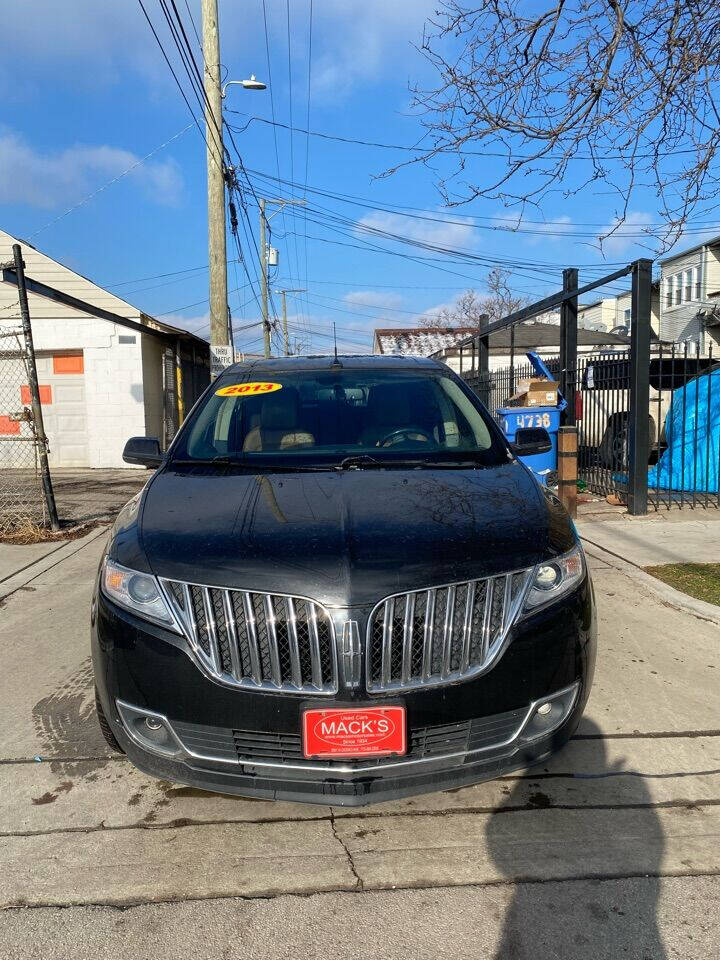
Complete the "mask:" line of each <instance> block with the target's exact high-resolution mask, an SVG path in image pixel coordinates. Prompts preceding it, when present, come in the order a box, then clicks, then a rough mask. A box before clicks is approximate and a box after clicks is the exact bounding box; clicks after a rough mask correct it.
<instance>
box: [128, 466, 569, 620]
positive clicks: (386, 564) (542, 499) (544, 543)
mask: <svg viewBox="0 0 720 960" xmlns="http://www.w3.org/2000/svg"><path fill="white" fill-rule="evenodd" d="M139 533H140V540H141V544H142V548H143V550H144V553H145V556H146V557H147V560H148V563H149V565H150V569H151V570H152V571H153V572H154V573H156V574H157V575H158V576H162V577H168V578H171V579H178V580H186V581H190V582H195V583H205V584H210V585H216V586H226V587H238V588H242V589H247V590H253V591H263V592H275V593H286V594H292V595H296V596H304V597H309V598H311V599H314V600H317V601H319V602H321V603H323V604H326V605H328V606H339V607H347V606H354V605H367V604H370V603H375V602H376V601H378V600H380V599H381V598H383V597H385V596H387V595H389V594H392V593H399V592H402V591H406V590H412V589H421V588H424V587H429V586H433V585H439V584H443V583H452V582H454V581H461V580H466V579H472V578H479V577H484V576H489V575H492V574H496V573H501V572H506V571H508V570H513V569H519V568H522V567H529V566H531V565H532V564H535V563H539V562H541V561H542V560H545V559H549V558H550V557H553V556H557V555H558V554H559V553H562V552H564V551H566V550H568V549H569V548H570V547H571V546H572V544H573V542H574V540H575V534H574V530H573V526H572V523H571V521H570V520H569V519H568V517H567V514H565V512H564V511H563V510H562V508H561V507H560V506H559V504H558V502H557V501H556V500H554V499H553V498H548V497H546V496H544V495H543V493H542V492H541V491H540V489H539V488H538V486H537V484H536V483H535V481H534V480H533V479H532V478H531V476H530V475H529V474H528V472H527V471H526V470H525V468H524V467H522V466H521V465H520V464H519V463H517V462H509V463H507V464H506V465H502V466H498V467H489V468H483V469H470V470H433V469H422V470H396V469H392V470H347V471H341V472H335V471H323V472H318V473H290V474H259V475H252V474H248V473H243V472H234V471H227V472H225V471H222V472H218V471H215V470H210V469H208V470H203V469H202V468H191V469H189V470H188V469H186V468H178V469H177V470H173V469H169V468H165V469H164V470H162V471H160V472H159V473H158V474H157V475H156V477H155V478H154V479H153V481H152V482H151V483H150V484H149V486H148V488H147V491H146V494H145V498H144V502H143V505H142V509H141V520H140V528H139Z"/></svg>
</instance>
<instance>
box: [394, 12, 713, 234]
mask: <svg viewBox="0 0 720 960" xmlns="http://www.w3.org/2000/svg"><path fill="white" fill-rule="evenodd" d="M421 52H422V53H423V55H424V56H425V57H426V59H427V60H428V61H429V63H430V64H431V65H432V66H433V67H434V68H435V70H436V71H437V73H438V76H439V82H438V84H437V86H436V87H434V88H431V89H420V88H416V89H415V90H414V95H415V106H416V107H417V108H419V109H420V110H421V111H422V115H421V123H422V124H423V126H424V127H425V128H426V131H427V136H428V139H429V143H430V144H431V146H430V147H429V148H428V149H427V151H426V152H425V153H424V154H423V155H421V156H420V157H419V158H417V159H413V160H410V161H407V162H408V163H417V162H422V163H425V164H427V165H429V164H430V163H431V161H433V160H435V159H437V158H438V157H441V156H443V157H447V156H450V157H451V159H452V166H451V168H450V170H449V171H447V172H445V173H443V174H442V175H441V174H437V173H436V177H437V180H438V186H439V189H440V192H441V194H442V196H443V199H444V201H445V203H447V204H448V205H451V206H455V205H458V204H461V203H466V202H468V201H469V200H472V199H474V198H476V197H487V198H492V199H496V200H500V201H501V202H503V203H504V204H505V205H506V206H514V205H519V206H520V207H521V208H522V207H524V206H526V205H528V204H532V205H538V206H539V205H541V204H542V202H543V201H544V200H547V199H548V198H549V197H550V195H551V194H553V193H555V192H556V191H561V192H562V194H563V195H564V196H565V197H568V196H573V195H575V194H577V193H579V192H580V191H582V190H583V189H585V188H586V187H587V185H588V184H598V183H603V184H605V185H607V186H609V187H610V188H612V189H613V190H615V191H617V194H618V196H619V204H618V208H617V210H614V211H611V212H610V215H609V216H608V221H609V222H612V224H613V226H612V231H614V230H617V229H618V228H619V227H621V226H622V224H623V222H624V220H625V218H626V216H627V213H628V208H629V204H630V202H631V199H632V197H633V195H635V194H636V193H637V191H638V190H639V189H643V188H650V189H652V190H653V192H654V193H655V194H656V196H657V199H658V203H659V210H660V213H661V215H662V216H663V217H664V219H665V220H666V221H667V225H666V227H665V228H663V229H662V230H661V231H660V232H659V233H657V231H654V235H655V236H657V238H658V239H659V241H660V244H661V247H663V248H666V247H667V246H669V245H671V244H672V243H673V242H674V241H675V240H677V238H678V236H679V235H680V234H681V233H682V231H683V228H684V227H685V225H686V224H687V221H688V218H689V217H691V215H692V214H693V213H696V214H697V213H699V212H703V213H707V212H708V211H709V210H711V209H714V207H715V204H714V203H713V201H714V200H717V199H718V198H719V197H720V174H719V169H718V151H719V150H720V109H719V107H718V100H719V98H720V2H718V0H555V2H554V3H553V2H551V0H546V2H545V3H543V2H542V0H476V2H475V5H474V6H472V7H470V6H467V5H466V4H465V2H464V0H443V2H442V6H441V8H440V10H439V11H438V12H437V13H436V15H435V17H434V19H432V20H431V21H429V24H428V26H427V29H426V33H425V36H424V38H423V43H422V46H421ZM470 144H472V145H473V147H474V149H473V150H472V151H467V149H466V148H467V147H468V145H470ZM478 147H479V148H480V152H481V151H482V148H483V147H484V148H486V149H487V151H488V153H490V152H495V153H497V152H498V150H500V151H502V152H503V153H504V154H505V155H506V168H505V170H504V171H502V172H501V173H500V174H499V175H498V176H495V177H488V176H487V172H486V170H484V169H483V167H482V159H479V160H471V159H469V155H468V154H469V153H470V152H471V153H472V154H476V153H477V152H478ZM396 169H398V168H397V167H395V168H393V170H390V171H387V174H390V173H392V172H394V170H396ZM610 232H611V230H610V229H609V232H608V234H607V235H609V233H610ZM648 232H649V233H653V230H652V228H648ZM607 235H606V236H607Z"/></svg>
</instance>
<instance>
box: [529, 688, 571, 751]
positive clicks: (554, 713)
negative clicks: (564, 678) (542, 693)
mask: <svg viewBox="0 0 720 960" xmlns="http://www.w3.org/2000/svg"><path fill="white" fill-rule="evenodd" d="M579 689H580V684H579V683H574V684H573V685H572V686H571V687H567V688H566V689H565V690H560V691H559V692H558V693H556V694H555V695H554V696H552V697H548V699H547V700H543V701H541V702H540V703H539V704H537V705H536V706H535V707H534V709H533V711H532V712H531V714H530V717H529V719H528V721H527V723H526V724H525V726H524V727H523V729H522V731H521V733H520V739H521V740H525V741H529V740H537V739H539V738H540V737H544V736H547V734H549V733H551V732H552V731H553V730H556V729H557V728H558V727H560V726H561V725H562V724H563V723H564V722H565V721H566V720H567V718H568V717H569V716H570V713H571V712H572V708H573V707H574V706H575V701H576V700H577V695H578V690H579Z"/></svg>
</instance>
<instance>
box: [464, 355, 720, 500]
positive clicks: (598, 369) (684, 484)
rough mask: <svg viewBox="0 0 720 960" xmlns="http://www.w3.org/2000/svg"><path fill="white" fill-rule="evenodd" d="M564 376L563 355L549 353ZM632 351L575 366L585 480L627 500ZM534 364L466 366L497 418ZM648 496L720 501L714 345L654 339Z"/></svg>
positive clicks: (583, 359)
mask: <svg viewBox="0 0 720 960" xmlns="http://www.w3.org/2000/svg"><path fill="white" fill-rule="evenodd" d="M543 359H544V362H545V365H546V366H547V367H548V369H549V370H550V372H551V373H552V374H553V375H554V376H555V377H556V378H557V377H558V374H559V368H560V358H559V357H549V358H548V357H546V358H543ZM631 369H632V357H631V350H630V349H629V348H628V349H626V350H622V349H617V348H615V349H612V350H603V351H600V352H598V353H592V354H581V355H579V356H578V357H577V366H576V370H575V377H574V381H575V398H576V399H575V401H574V411H573V412H574V414H575V419H576V423H577V428H578V479H579V481H580V482H581V484H583V485H584V486H585V488H586V489H587V490H589V491H590V492H591V493H594V494H597V495H599V496H603V497H606V496H614V497H616V498H617V499H618V500H619V501H620V502H621V503H627V490H628V477H629V467H630V459H629V458H630V431H631V416H630V383H631V380H630V377H631ZM534 375H535V373H534V370H533V368H532V366H531V365H530V364H529V363H526V364H514V365H512V366H509V365H508V366H504V367H501V368H498V369H495V370H490V371H486V372H485V373H479V372H478V371H476V370H470V371H467V372H466V371H463V377H464V379H465V380H466V381H467V383H468V385H469V386H470V387H471V388H472V389H473V390H474V391H475V393H477V395H478V396H479V397H480V399H481V400H482V401H483V403H484V404H485V405H486V406H487V408H488V409H489V410H490V411H491V412H492V414H493V416H494V417H495V419H496V420H497V421H498V422H501V421H502V417H501V416H498V414H497V410H498V408H502V407H503V406H505V405H506V404H507V400H508V398H509V397H510V396H511V395H512V393H513V392H514V391H515V389H516V386H517V384H518V383H519V382H520V381H521V380H523V379H526V378H529V377H532V376H534ZM648 384H649V403H648V450H649V455H648V458H647V471H646V474H645V476H646V480H647V501H648V507H649V508H650V509H654V510H659V509H661V508H669V507H720V492H719V486H718V476H719V475H720V358H719V357H718V354H717V349H716V350H715V352H714V353H713V348H712V346H710V347H709V349H708V352H707V355H705V356H696V355H695V354H694V353H693V347H692V345H690V344H687V343H682V344H677V343H670V344H663V343H658V344H655V345H654V346H653V348H652V351H651V354H650V362H649V368H648Z"/></svg>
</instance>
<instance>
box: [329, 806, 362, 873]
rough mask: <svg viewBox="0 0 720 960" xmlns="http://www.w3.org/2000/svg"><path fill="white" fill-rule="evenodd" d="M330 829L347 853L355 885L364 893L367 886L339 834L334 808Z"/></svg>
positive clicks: (331, 813) (331, 810)
mask: <svg viewBox="0 0 720 960" xmlns="http://www.w3.org/2000/svg"><path fill="white" fill-rule="evenodd" d="M330 829H331V830H332V832H333V836H334V837H335V839H336V840H337V842H338V843H339V844H340V846H341V847H342V848H343V850H344V851H345V856H346V857H347V861H348V866H349V867H350V872H351V873H352V875H353V876H354V877H355V885H356V887H357V889H358V890H360V891H363V890H364V889H365V884H364V883H363V879H362V877H361V876H360V874H359V873H358V872H357V868H356V866H355V861H354V860H353V855H352V853H350V850H349V848H348V845H347V844H346V843H345V841H344V840H343V838H342V837H341V836H340V834H339V833H338V832H337V824H336V823H335V813H334V811H333V809H332V807H331V808H330Z"/></svg>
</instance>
